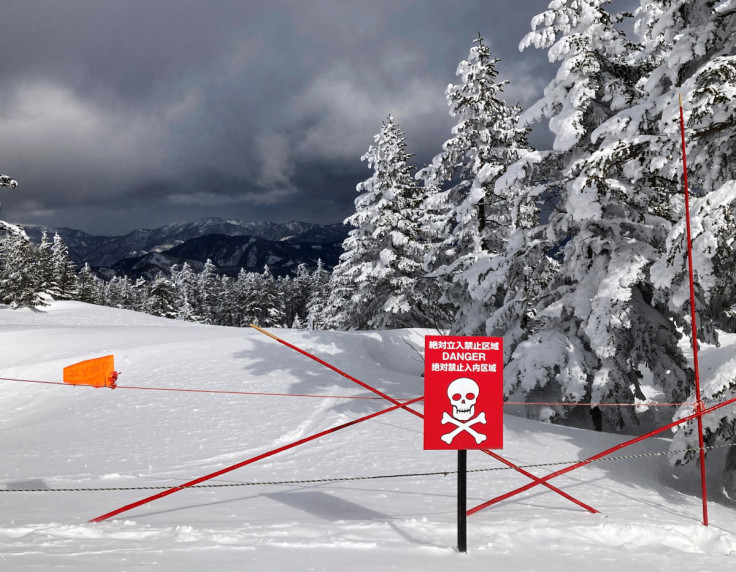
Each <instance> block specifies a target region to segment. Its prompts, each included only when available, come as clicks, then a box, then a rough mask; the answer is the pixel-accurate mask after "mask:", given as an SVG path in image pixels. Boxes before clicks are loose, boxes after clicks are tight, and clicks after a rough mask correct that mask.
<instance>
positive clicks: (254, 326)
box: [250, 324, 598, 514]
mask: <svg viewBox="0 0 736 572" xmlns="http://www.w3.org/2000/svg"><path fill="white" fill-rule="evenodd" d="M250 327H251V328H253V329H254V330H258V331H259V332H261V333H262V334H265V335H267V336H268V337H269V338H272V339H274V340H276V341H277V342H279V343H280V344H283V345H285V346H286V347H287V348H291V349H292V350H294V351H297V352H299V353H300V354H302V355H304V356H306V357H308V358H309V359H312V360H314V361H316V362H317V363H320V364H322V365H323V366H325V367H327V368H329V369H331V370H332V371H334V372H336V373H339V374H340V375H342V376H343V377H345V378H346V379H349V380H350V381H352V382H354V383H357V384H358V385H360V386H361V387H364V388H365V389H367V390H368V391H372V392H373V393H375V394H376V395H380V396H381V397H383V398H384V399H386V400H388V401H390V402H391V403H393V404H395V405H400V404H399V402H398V401H396V400H395V399H394V398H393V397H391V396H389V395H386V394H385V393H383V392H382V391H379V390H378V389H376V388H375V387H372V386H370V385H368V384H367V383H365V382H362V381H360V380H359V379H357V378H355V377H353V376H352V375H349V374H347V373H345V372H344V371H342V370H341V369H339V368H337V367H335V366H334V365H332V364H330V363H327V362H326V361H324V360H321V359H320V358H318V357H317V356H314V355H312V354H310V353H309V352H305V351H304V350H303V349H301V348H298V347H297V346H295V345H293V344H290V343H289V342H287V341H286V340H282V339H281V338H279V337H278V336H274V335H273V334H272V333H270V332H268V331H266V330H264V329H263V328H259V327H258V326H256V325H254V324H251V325H250ZM402 408H403V409H406V410H407V411H408V412H409V413H411V414H413V415H416V416H417V417H419V418H420V419H424V415H422V414H421V413H419V412H418V411H416V410H415V409H412V408H411V407H406V406H405V405H402ZM481 451H482V452H483V453H485V454H486V455H490V456H491V457H493V458H494V459H496V460H498V461H500V462H502V463H503V464H505V465H506V466H507V467H510V468H512V469H514V470H515V471H516V472H518V473H521V474H522V475H524V476H525V477H528V478H530V479H531V480H533V481H538V477H537V476H536V475H533V474H532V473H530V472H528V471H525V470H524V469H522V468H521V467H518V466H516V465H515V464H514V463H512V462H511V461H509V460H508V459H504V458H503V457H501V455H498V454H497V453H494V452H493V451H490V450H488V449H481ZM541 484H543V485H544V486H545V487H547V488H548V489H550V490H551V491H554V492H556V493H557V494H558V495H560V496H562V497H564V498H566V499H568V500H570V501H572V502H574V503H575V504H576V505H578V506H579V507H581V508H584V509H585V510H587V511H588V512H590V513H593V514H595V513H597V512H598V511H597V510H596V509H594V508H593V507H592V506H589V505H587V504H585V503H584V502H582V501H579V500H578V499H576V498H575V497H573V496H572V495H569V494H567V493H566V492H564V491H561V490H560V489H558V488H557V487H555V486H553V485H550V484H548V483H541Z"/></svg>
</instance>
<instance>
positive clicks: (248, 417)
mask: <svg viewBox="0 0 736 572" xmlns="http://www.w3.org/2000/svg"><path fill="white" fill-rule="evenodd" d="M275 333H277V334H278V335H280V336H282V337H283V338H284V339H285V340H287V341H289V342H291V343H294V344H296V345H298V346H300V347H302V348H304V349H305V350H307V351H310V352H313V353H315V354H316V355H318V356H319V357H321V358H323V359H325V360H326V361H328V362H330V363H333V364H334V365H336V366H337V367H340V368H342V369H344V370H346V371H347V372H348V373H350V374H351V375H353V376H355V377H357V378H359V379H362V380H364V381H365V382H367V383H370V384H372V385H375V386H376V387H378V388H379V389H381V390H382V391H384V392H386V393H388V394H390V395H392V396H394V397H396V398H399V399H409V398H412V397H416V396H419V395H421V394H422V393H423V388H422V385H423V382H422V378H421V371H422V363H421V360H420V357H419V354H418V353H417V348H418V347H420V346H421V345H422V334H423V333H424V332H417V331H408V330H402V331H389V332H381V333H377V332H353V333H338V332H306V331H290V330H281V331H277V332H275ZM729 342H733V343H726V344H724V345H723V346H722V347H721V348H719V349H717V350H716V349H713V348H709V349H708V351H706V352H704V357H703V360H704V363H705V364H706V368H705V375H708V370H707V368H708V367H713V368H716V366H717V365H718V364H720V363H723V362H725V361H726V360H728V359H730V357H731V356H732V355H733V350H734V348H736V340H731V339H730V338H729ZM106 354H114V355H115V359H116V369H117V370H119V371H120V372H122V373H121V376H120V379H119V380H118V384H119V385H120V386H121V387H120V388H118V389H115V390H110V389H93V388H86V387H71V386H63V385H49V384H35V383H26V382H18V381H0V391H1V393H0V406H1V407H2V412H3V413H2V418H1V419H0V467H1V468H0V488H5V489H46V488H47V489H57V488H108V489H109V488H115V487H123V488H124V487H141V486H151V487H153V486H170V485H175V484H179V483H182V482H186V481H188V480H191V479H193V478H196V477H199V476H202V475H205V474H208V473H211V472H214V471H217V470H219V469H222V468H224V467H227V466H230V465H233V464H235V463H238V462H240V461H242V460H245V459H247V458H249V457H252V456H254V455H257V454H259V453H262V452H266V451H268V450H270V449H273V448H275V447H278V446H282V445H284V444H287V443H289V442H292V441H294V440H298V439H300V438H302V437H306V436H309V435H311V434H314V433H317V432H319V431H321V430H323V429H327V428H329V427H332V426H335V425H339V424H341V423H345V422H347V421H349V420H351V419H355V418H357V417H360V416H362V415H366V414H368V413H370V412H373V411H377V410H379V409H380V408H383V407H386V406H387V404H385V403H384V402H381V401H377V400H358V399H337V398H333V397H318V398H313V397H293V396H284V397H281V396H261V395H243V394H227V393H192V392H170V391H147V390H143V389H130V388H128V389H126V388H125V387H124V386H128V387H130V386H135V387H158V388H182V389H207V390H224V391H240V392H266V393H290V394H318V395H340V396H369V395H371V394H370V393H369V392H367V391H366V390H364V389H363V388H361V387H359V386H356V385H355V384H353V383H351V382H350V381H349V380H347V379H345V378H344V377H341V376H340V375H338V374H336V373H334V372H331V371H329V370H328V369H326V368H324V367H322V366H320V365H319V364H317V363H316V362H314V361H311V360H309V359H308V358H306V357H304V356H302V355H300V354H298V353H297V352H294V351H292V350H290V349H289V348H287V347H285V346H284V345H282V344H279V343H278V342H276V341H274V340H273V339H271V338H269V337H267V336H265V335H263V334H260V333H258V332H256V331H255V330H252V329H249V328H246V329H234V328H223V327H213V326H203V325H195V324H188V323H181V322H175V321H170V320H164V319H159V318H154V317H151V316H147V315H144V314H137V313H134V312H129V311H124V310H116V309H112V308H104V307H97V306H89V305H86V304H82V303H77V302H55V303H52V305H51V306H50V307H49V308H46V309H44V310H43V311H38V312H33V311H30V310H20V311H12V310H10V309H8V308H6V307H3V306H0V377H3V378H13V379H30V380H46V381H57V382H58V381H61V376H62V368H63V367H64V366H66V365H70V364H72V363H74V362H77V361H80V360H84V359H88V358H92V357H98V356H102V355H106ZM708 364H710V366H708ZM417 408H418V409H421V404H418V405H417ZM668 437H669V435H667V438H668ZM667 438H660V439H653V440H650V441H647V442H645V443H643V444H640V445H637V446H635V447H633V448H631V449H626V450H624V451H622V454H638V453H643V452H649V451H664V450H666V449H667V447H668V440H667ZM623 440H625V437H622V436H615V435H608V434H600V433H593V432H588V431H583V430H576V429H569V428H562V427H556V426H549V425H544V424H540V423H535V422H531V421H528V420H526V419H522V418H518V417H512V416H508V415H507V416H506V418H505V447H504V450H503V451H500V453H501V454H503V455H504V456H505V457H507V458H508V459H510V460H512V461H514V462H516V463H519V464H522V465H525V464H533V463H550V462H557V461H560V462H568V461H575V460H578V459H582V458H585V457H587V456H589V455H590V454H593V453H596V452H598V451H600V450H602V449H604V448H606V447H608V446H611V445H613V444H615V443H618V442H621V441H623ZM723 459H724V454H723V452H722V451H717V452H714V453H713V454H711V455H710V456H709V459H708V468H709V471H710V475H711V476H712V479H711V482H710V483H709V485H710V503H709V510H710V522H711V525H710V526H709V527H707V528H706V527H704V526H702V524H701V523H700V519H701V507H700V498H699V484H698V479H697V472H696V471H697V468H696V467H695V466H692V467H686V468H685V470H678V471H676V472H674V471H673V470H672V469H671V468H670V467H669V465H668V463H667V459H666V456H655V457H644V458H637V459H629V460H611V461H607V462H601V463H595V464H592V465H589V466H587V467H584V468H582V469H579V470H576V471H573V472H571V473H569V475H566V476H563V477H560V478H558V479H555V480H554V481H552V483H553V484H555V485H556V486H558V487H560V488H561V489H563V490H565V491H567V492H569V493H571V494H572V495H574V496H576V497H577V498H579V499H580V500H582V501H584V502H586V503H588V504H590V505H592V506H593V507H595V508H597V509H598V510H600V511H601V514H596V515H592V514H589V513H587V512H585V511H584V510H583V509H581V508H579V507H578V506H576V505H575V504H573V503H571V502H569V501H567V500H565V499H563V498H561V497H560V496H558V495H557V494H555V493H553V492H550V491H549V490H547V489H545V488H543V487H535V488H533V489H531V490H530V491H528V492H526V493H524V494H522V495H521V496H518V497H515V498H513V499H510V500H508V501H506V502H504V503H502V504H500V505H497V506H495V507H492V508H489V509H486V510H484V511H481V512H479V513H478V514H476V515H473V516H471V517H470V518H469V519H468V554H467V555H463V554H459V553H457V552H456V550H455V548H454V547H455V544H456V526H455V519H456V496H455V495H456V489H455V476H454V475H448V476H442V475H438V476H413V477H403V478H392V479H376V480H355V481H332V482H320V483H293V484H279V485H270V484H261V485H255V486H239V487H227V488H200V489H194V490H192V489H190V490H183V491H180V492H177V493H175V494H173V495H170V496H168V497H166V498H163V499H160V500H157V501H155V502H151V503H150V504H147V505H144V506H141V507H139V508H136V509H134V510H131V511H129V512H126V513H124V514H121V515H120V516H119V517H117V518H116V519H115V520H110V521H105V522H102V523H97V524H88V523H87V521H88V520H90V519H91V518H94V517H97V516H100V515H102V514H105V513H107V512H109V511H111V510H113V509H116V508H118V507H120V506H122V505H125V504H128V503H132V502H134V501H136V500H139V499H142V498H145V497H147V496H149V495H152V494H155V492H156V491H155V490H133V491H126V490H105V491H87V492H55V491H47V492H30V491H29V492H0V503H1V504H0V506H1V509H0V569H1V570H3V571H13V570H43V571H48V570H55V571H56V570H74V571H85V570H90V571H92V570H94V571H99V570H108V571H118V570H164V571H167V570H175V571H177V572H179V571H182V570H205V569H213V570H218V571H219V570H346V569H350V570H351V571H359V570H377V569H381V570H387V569H396V570H423V571H426V570H447V569H458V568H461V569H462V570H484V571H487V570H524V571H527V570H544V571H547V572H555V571H561V570H569V569H573V570H622V569H623V570H626V571H627V572H634V571H636V570H642V571H646V572H652V571H653V570H669V571H677V570H688V571H692V570H699V571H706V570H712V571H717V570H727V569H731V568H732V567H733V566H734V564H735V563H736V504H734V503H733V502H731V501H729V500H728V498H726V497H725V496H724V495H723V493H722V491H721V488H720V482H719V481H720V473H721V470H722V464H723ZM468 465H469V467H468V468H469V469H470V470H473V469H484V468H500V467H502V465H501V464H500V463H498V462H496V461H494V460H493V459H491V458H490V457H488V456H486V455H484V454H482V453H479V452H472V451H471V452H469V454H468ZM455 468H456V455H455V453H454V452H440V451H433V452H428V451H423V450H422V424H421V421H420V420H419V419H418V418H416V417H414V416H413V415H410V414H408V413H406V412H404V411H394V412H391V413H388V414H386V415H383V416H381V417H377V418H375V419H373V420H370V421H367V422H365V423H361V424H359V425H355V426H353V427H349V428H347V429H345V430H342V431H339V432H336V433H332V434H330V435H327V436H325V437H323V438H321V439H319V440H316V441H312V442H311V443H308V444H305V445H302V446H300V447H297V448H294V449H291V450H289V451H286V452H284V453H280V454H278V455H276V456H273V457H270V458H268V459H265V460H263V461H261V462H258V463H255V464H253V465H249V466H247V467H244V468H242V469H238V470H237V471H234V472H231V473H228V474H227V475H224V476H222V477H220V478H218V479H217V480H216V483H218V484H222V483H254V482H268V481H298V480H308V479H322V478H324V479H329V478H337V477H355V476H373V475H391V474H402V473H424V472H435V471H453V470H454V469H455ZM557 468H560V466H555V467H537V468H532V469H529V470H530V471H531V472H533V473H536V474H539V475H543V474H547V473H548V472H551V471H553V470H556V469H557ZM526 482H527V479H526V478H525V477H523V476H521V475H519V474H518V473H515V472H514V471H509V470H495V471H488V472H474V473H470V474H469V480H468V506H469V508H470V507H472V506H475V505H477V504H479V503H481V502H483V501H485V500H488V499H490V498H492V497H494V496H496V495H499V494H501V493H504V492H506V491H508V490H511V489H513V488H516V487H518V486H520V485H523V484H526Z"/></svg>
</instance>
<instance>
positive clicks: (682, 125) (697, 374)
mask: <svg viewBox="0 0 736 572" xmlns="http://www.w3.org/2000/svg"><path fill="white" fill-rule="evenodd" d="M679 99H680V134H681V135H682V173H683V180H684V183H685V226H686V228H687V267H688V274H689V280H690V320H691V322H692V324H691V325H692V339H693V366H694V368H695V396H696V402H697V406H696V411H698V410H702V409H703V400H702V399H701V397H700V370H699V368H698V331H697V324H696V321H695V284H694V280H693V245H692V239H691V235H690V191H689V189H688V185H687V155H686V153H685V116H684V112H683V110H682V95H680V96H679ZM698 446H699V448H700V487H701V498H702V500H703V526H708V487H707V483H706V475H705V449H704V448H703V417H702V416H700V417H698Z"/></svg>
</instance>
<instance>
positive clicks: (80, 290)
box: [77, 262, 99, 304]
mask: <svg viewBox="0 0 736 572" xmlns="http://www.w3.org/2000/svg"><path fill="white" fill-rule="evenodd" d="M98 281H99V279H98V278H97V277H96V276H95V275H94V274H92V269H91V268H90V266H89V263H88V262H85V263H84V266H83V267H82V269H81V270H80V271H79V275H78V276H77V298H78V300H79V301H80V302H87V303H88V304H97V303H98V302H99V301H98V299H97V282H98Z"/></svg>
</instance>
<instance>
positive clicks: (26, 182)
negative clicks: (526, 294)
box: [0, 0, 555, 234]
mask: <svg viewBox="0 0 736 572" xmlns="http://www.w3.org/2000/svg"><path fill="white" fill-rule="evenodd" d="M548 3H549V0H517V1H508V0H352V1H351V0H293V1H289V0H216V1H215V0H196V1H195V0H64V1H56V0H46V1H44V0H3V1H2V10H0V16H1V18H2V32H1V33H0V54H2V60H1V61H0V172H2V173H5V174H7V175H10V176H12V177H13V178H15V179H17V180H18V182H19V183H20V186H19V187H18V188H17V189H15V190H8V189H0V200H2V203H3V205H2V209H3V210H2V211H1V212H0V218H2V219H3V220H7V221H11V222H16V223H35V224H46V225H49V226H55V227H59V226H67V227H72V228H77V229H80V230H84V231H86V232H90V233H93V234H123V233H126V232H129V231H131V230H133V229H135V228H142V227H143V228H153V227H158V226H162V225H165V224H168V223H172V222H183V221H191V220H195V219H197V218H202V217H208V216H214V217H221V218H237V219H242V220H273V221H276V222H286V221H289V220H303V221H313V222H321V223H333V222H341V221H342V220H343V219H344V218H345V217H346V216H348V215H349V214H351V212H352V210H353V200H354V199H355V196H356V191H355V185H356V184H357V183H359V182H360V181H362V180H364V179H366V178H367V177H369V176H370V171H369V170H368V168H367V165H366V164H365V163H363V162H361V160H360V157H361V155H363V154H364V153H365V152H366V150H367V149H368V146H369V145H370V144H371V143H372V142H373V135H374V134H375V133H377V132H378V130H379V129H380V127H381V122H382V121H383V120H384V119H385V118H386V116H387V115H388V114H389V113H391V114H392V115H393V116H394V118H395V120H396V121H397V122H398V123H399V125H400V126H401V128H402V129H403V130H404V132H405V134H406V136H407V145H408V150H409V151H410V152H412V153H415V154H416V157H415V165H416V166H417V167H421V166H422V165H423V164H425V163H426V162H428V161H430V160H431V157H432V156H433V155H435V154H436V153H438V152H439V151H440V149H441V145H442V143H443V142H444V141H445V140H446V139H448V138H449V136H450V128H451V126H452V125H453V124H454V121H453V120H452V118H451V117H450V116H449V113H448V108H447V103H446V100H445V95H444V92H445V88H446V87H447V85H448V84H449V83H451V82H454V81H455V80H456V76H455V70H456V68H457V64H458V63H459V62H460V61H461V60H462V59H465V58H466V57H467V55H468V51H469V49H470V48H471V46H472V42H473V39H474V38H476V37H477V36H478V33H480V34H482V35H483V36H484V38H485V39H486V41H487V43H488V44H489V45H490V47H491V51H492V53H493V55H494V56H497V57H499V58H501V62H500V64H499V65H498V69H499V72H500V76H501V77H502V78H503V79H508V80H510V81H511V82H512V83H511V85H510V86H509V87H508V88H507V90H506V100H507V102H509V103H521V104H522V105H523V106H526V105H528V104H529V103H531V102H533V101H534V100H535V99H536V98H538V97H539V96H540V95H541V93H542V90H543V88H544V86H545V85H546V83H547V82H548V81H549V80H550V79H551V77H552V76H553V75H554V73H555V68H554V67H553V66H552V65H550V64H548V63H547V55H546V53H544V52H542V51H539V50H535V49H533V48H532V49H528V50H526V51H524V52H523V53H522V52H519V49H518V45H519V41H520V40H521V39H522V37H523V36H524V35H525V34H526V33H527V32H528V31H529V30H530V21H531V18H532V17H533V16H534V15H535V14H537V13H539V12H541V11H543V10H544V9H545V8H546V6H547V4H548ZM533 142H534V143H535V144H536V145H537V146H540V147H544V146H545V145H546V146H549V145H550V141H549V137H548V135H547V134H545V133H544V131H543V130H540V131H539V132H536V133H535V135H534V137H533Z"/></svg>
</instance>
